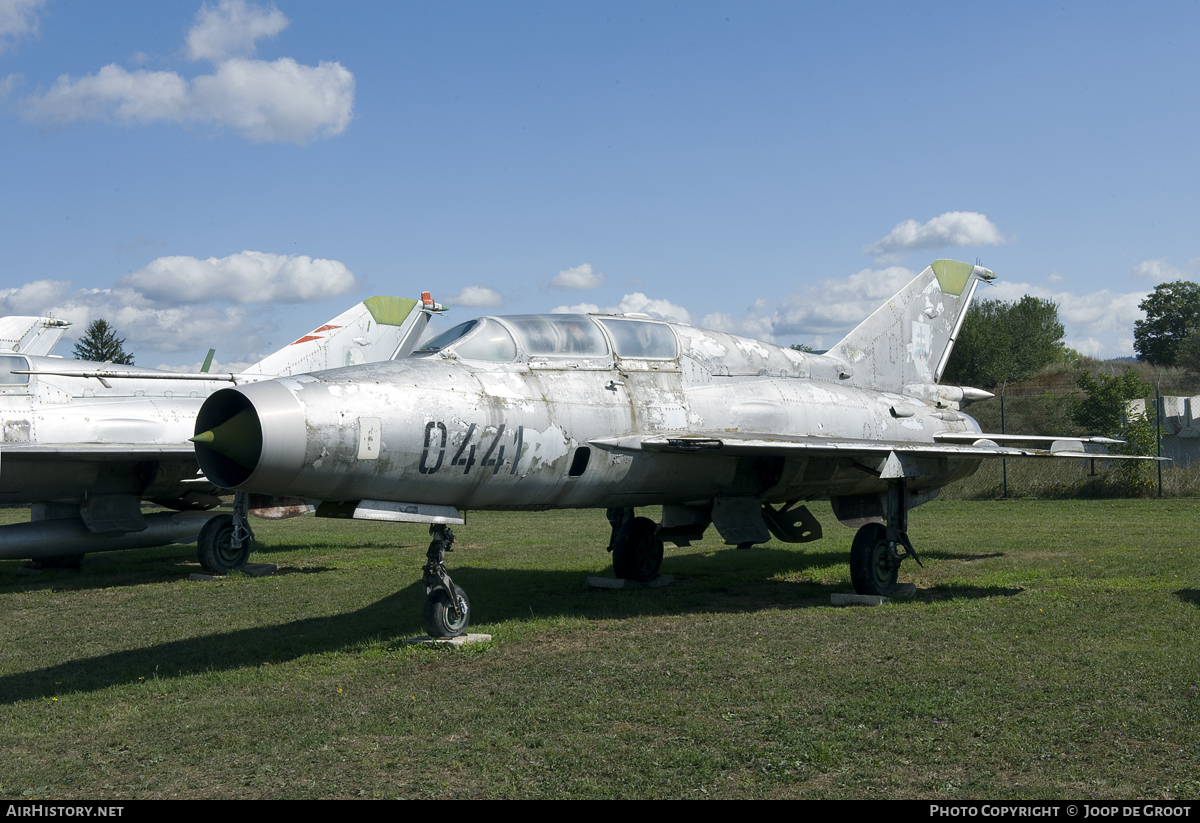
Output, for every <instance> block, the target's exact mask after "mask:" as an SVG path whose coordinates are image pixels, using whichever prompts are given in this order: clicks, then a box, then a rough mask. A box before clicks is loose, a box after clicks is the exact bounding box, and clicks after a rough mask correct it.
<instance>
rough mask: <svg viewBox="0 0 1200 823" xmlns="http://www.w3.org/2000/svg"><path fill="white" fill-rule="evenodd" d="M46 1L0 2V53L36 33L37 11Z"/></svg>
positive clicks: (4, 0)
mask: <svg viewBox="0 0 1200 823" xmlns="http://www.w3.org/2000/svg"><path fill="white" fill-rule="evenodd" d="M45 4H46V0H0V52H3V51H4V50H5V49H6V48H7V47H8V45H9V41H10V40H16V39H17V38H18V37H21V36H23V35H26V34H32V35H36V34H37V33H38V16H37V13H38V10H39V9H40V8H41V7H42V6H44V5H45Z"/></svg>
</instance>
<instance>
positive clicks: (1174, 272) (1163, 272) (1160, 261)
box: [1129, 257, 1188, 283]
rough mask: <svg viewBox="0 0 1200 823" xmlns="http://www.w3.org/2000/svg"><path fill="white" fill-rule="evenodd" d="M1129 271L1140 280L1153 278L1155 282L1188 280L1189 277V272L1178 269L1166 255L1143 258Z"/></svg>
mask: <svg viewBox="0 0 1200 823" xmlns="http://www.w3.org/2000/svg"><path fill="white" fill-rule="evenodd" d="M1129 273H1130V274H1131V275H1133V276H1134V277H1136V278H1137V279H1139V280H1153V281H1154V282H1155V283H1167V282H1170V281H1173V280H1186V279H1187V277H1188V275H1187V273H1186V272H1184V271H1183V270H1182V269H1178V268H1176V267H1175V266H1172V265H1171V264H1170V263H1168V262H1167V258H1165V257H1156V258H1154V259H1153V260H1143V261H1142V262H1140V263H1138V264H1137V265H1136V266H1134V267H1133V268H1132V269H1131V270H1130V272H1129Z"/></svg>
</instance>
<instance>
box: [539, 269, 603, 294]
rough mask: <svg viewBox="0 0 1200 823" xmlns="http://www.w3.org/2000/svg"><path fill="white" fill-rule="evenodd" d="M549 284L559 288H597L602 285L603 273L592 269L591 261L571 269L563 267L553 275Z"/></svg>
mask: <svg viewBox="0 0 1200 823" xmlns="http://www.w3.org/2000/svg"><path fill="white" fill-rule="evenodd" d="M550 285H551V286H557V287H558V288H560V289H598V288H600V287H601V286H603V285H604V274H603V273H602V272H598V271H593V270H592V264H591V263H584V264H583V265H580V266H576V267H575V268H573V269H563V270H562V271H560V272H559V273H558V274H556V275H554V279H553V280H551V281H550Z"/></svg>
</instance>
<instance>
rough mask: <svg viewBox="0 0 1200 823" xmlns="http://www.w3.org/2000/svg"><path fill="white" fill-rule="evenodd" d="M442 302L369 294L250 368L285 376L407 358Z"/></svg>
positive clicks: (252, 371)
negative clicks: (348, 308) (430, 317)
mask: <svg viewBox="0 0 1200 823" xmlns="http://www.w3.org/2000/svg"><path fill="white" fill-rule="evenodd" d="M441 308H442V307H441V306H439V305H438V304H437V303H434V302H433V301H432V300H420V301H418V300H410V299H408V298H404V297H368V298H367V299H366V300H364V301H363V302H361V303H359V304H358V305H357V306H355V307H354V308H352V309H350V310H349V311H345V312H342V313H341V314H339V315H338V316H337V317H335V318H333V319H332V320H330V321H329V322H328V323H326V324H324V325H323V326H321V327H320V328H317V329H314V330H313V331H311V332H309V333H308V334H306V335H304V336H303V337H301V338H300V339H299V340H297V341H296V342H294V343H292V344H290V345H288V346H285V347H284V348H282V349H280V350H279V351H277V352H275V353H274V354H271V355H268V356H267V357H265V358H263V359H262V360H260V361H258V362H257V363H255V364H254V365H253V366H251V367H250V368H248V369H246V372H245V373H246V374H261V375H271V376H273V377H283V376H286V375H292V374H305V373H307V372H314V371H322V370H324V369H336V368H339V367H341V366H353V365H356V364H358V363H368V362H371V363H373V362H378V361H380V360H393V359H395V358H397V357H405V356H407V355H408V354H409V353H410V352H411V351H412V350H413V347H414V346H415V345H416V344H417V340H418V339H419V338H420V337H421V332H423V331H424V330H425V326H426V324H428V323H429V315H430V314H431V313H432V312H436V311H439V310H440V309H441Z"/></svg>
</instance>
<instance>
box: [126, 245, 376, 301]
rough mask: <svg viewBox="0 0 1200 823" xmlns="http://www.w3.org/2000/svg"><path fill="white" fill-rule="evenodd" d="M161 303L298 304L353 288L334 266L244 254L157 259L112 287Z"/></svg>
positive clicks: (319, 261)
mask: <svg viewBox="0 0 1200 823" xmlns="http://www.w3.org/2000/svg"><path fill="white" fill-rule="evenodd" d="M117 287H118V288H129V289H133V290H135V291H137V292H138V293H139V294H141V295H142V296H144V297H146V298H147V299H149V300H154V301H157V302H160V303H168V304H176V303H205V302H208V301H212V300H216V301H220V302H224V303H303V302H308V301H314V300H324V299H327V298H330V297H336V296H337V295H339V294H345V293H346V292H349V291H353V290H354V289H356V288H358V281H357V280H356V279H355V277H354V274H353V273H352V272H351V271H350V270H349V269H347V268H346V266H345V264H343V263H341V262H339V261H337V260H322V259H319V258H318V259H313V258H311V257H308V256H307V255H303V254H299V255H286V254H271V253H270V252H260V251H243V252H240V253H238V254H231V255H229V256H228V257H221V258H217V257H210V258H208V259H207V260H199V259H197V258H195V257H184V256H172V257H159V258H158V259H156V260H153V261H151V262H150V263H149V264H148V265H146V266H145V267H143V268H141V269H139V270H138V271H135V272H133V273H132V274H127V275H125V276H124V277H122V278H121V279H120V280H118V281H117Z"/></svg>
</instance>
